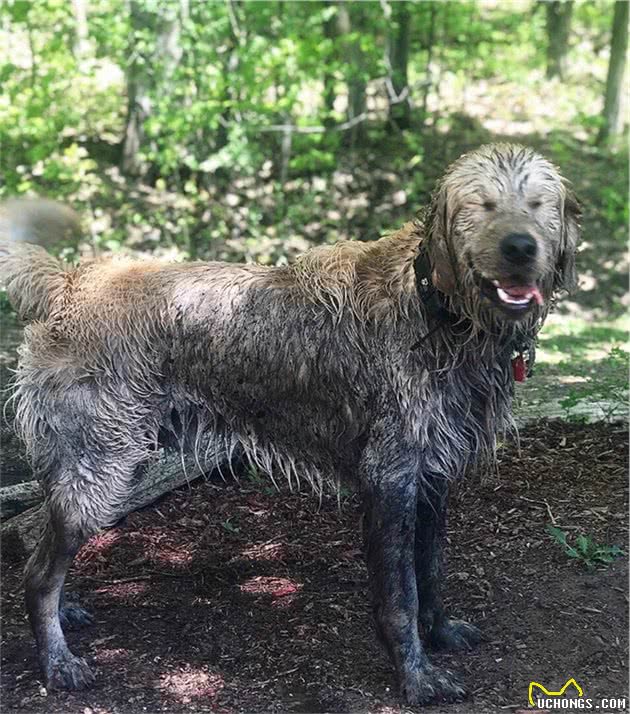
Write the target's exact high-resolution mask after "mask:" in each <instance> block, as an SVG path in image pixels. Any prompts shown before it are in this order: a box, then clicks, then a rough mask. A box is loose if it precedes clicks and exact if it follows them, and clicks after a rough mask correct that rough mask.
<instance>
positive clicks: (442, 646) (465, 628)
mask: <svg viewBox="0 0 630 714" xmlns="http://www.w3.org/2000/svg"><path fill="white" fill-rule="evenodd" d="M482 639H483V637H482V634H481V630H480V629H479V628H478V627H475V626H474V625H471V624H469V623H468V622H464V621H463V620H451V619H449V618H444V619H443V620H441V621H440V622H437V623H436V624H435V625H434V626H433V627H432V628H431V632H430V633H429V642H430V644H431V646H432V647H434V648H435V649H438V650H450V651H456V650H468V649H470V648H471V647H474V646H475V645H478V644H479V643H480V642H481V640H482Z"/></svg>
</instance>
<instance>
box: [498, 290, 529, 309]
mask: <svg viewBox="0 0 630 714" xmlns="http://www.w3.org/2000/svg"><path fill="white" fill-rule="evenodd" d="M497 295H498V296H499V298H500V299H501V300H502V301H503V302H504V303H507V304H508V305H527V303H528V302H529V301H530V300H531V299H532V293H527V294H525V295H523V296H520V297H512V296H511V295H508V293H506V292H505V290H503V289H502V288H499V287H497Z"/></svg>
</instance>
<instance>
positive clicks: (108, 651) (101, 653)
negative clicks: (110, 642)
mask: <svg viewBox="0 0 630 714" xmlns="http://www.w3.org/2000/svg"><path fill="white" fill-rule="evenodd" d="M95 644H97V643H94V642H93V643H92V645H95ZM132 655H133V653H132V652H131V650H128V649H125V648H124V647H111V648H110V647H97V648H96V650H95V652H94V654H93V655H92V656H93V658H94V661H95V662H97V663H98V664H117V663H125V662H127V661H128V660H129V658H130V657H131V656H132Z"/></svg>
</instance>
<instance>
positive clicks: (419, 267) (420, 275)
mask: <svg viewBox="0 0 630 714" xmlns="http://www.w3.org/2000/svg"><path fill="white" fill-rule="evenodd" d="M413 269H414V273H415V275H416V290H417V291H418V296H419V298H420V302H421V303H422V304H423V306H424V309H425V314H426V316H427V326H428V327H429V331H428V332H427V333H426V335H424V336H423V337H421V338H420V339H419V340H418V342H416V343H415V344H414V345H413V346H412V347H411V349H412V350H416V349H418V347H420V345H421V344H422V343H423V342H424V341H425V340H426V339H427V338H428V337H430V336H431V335H432V334H433V333H434V332H436V331H437V330H439V329H440V328H441V327H444V326H445V325H447V324H453V323H454V322H456V321H457V319H458V318H457V316H456V315H455V314H454V313H452V312H451V311H450V310H449V309H448V307H447V299H446V296H445V295H444V293H442V292H440V291H439V290H438V289H437V288H436V287H435V285H433V266H432V265H431V260H430V258H429V254H428V251H427V250H426V248H425V247H424V246H421V247H420V252H419V253H418V257H417V258H416V259H415V260H414V263H413ZM431 323H434V324H433V326H431Z"/></svg>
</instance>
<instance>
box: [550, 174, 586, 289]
mask: <svg viewBox="0 0 630 714" xmlns="http://www.w3.org/2000/svg"><path fill="white" fill-rule="evenodd" d="M564 189H565V191H564V196H563V200H562V236H561V243H560V252H559V253H558V258H557V260H556V274H555V279H554V289H555V290H566V291H567V292H569V293H570V292H573V291H574V290H575V289H576V288H577V282H578V281H577V271H576V267H575V253H576V251H577V247H578V243H579V241H580V232H581V226H580V218H581V216H582V209H581V206H580V203H579V201H578V199H577V198H576V196H575V193H574V192H573V190H572V189H571V187H570V186H567V185H566V184H565V186H564Z"/></svg>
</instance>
